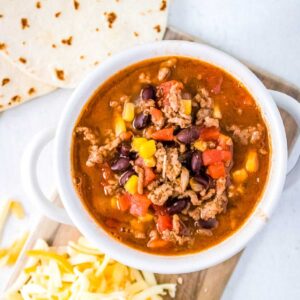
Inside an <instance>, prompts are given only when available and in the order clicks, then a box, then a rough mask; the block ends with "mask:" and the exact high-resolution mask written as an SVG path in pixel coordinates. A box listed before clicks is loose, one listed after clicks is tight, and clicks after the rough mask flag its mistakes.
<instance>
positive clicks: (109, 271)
mask: <svg viewBox="0 0 300 300" xmlns="http://www.w3.org/2000/svg"><path fill="white" fill-rule="evenodd" d="M0 254H1V253H0ZM27 254H28V256H29V260H28V262H27V264H26V266H25V268H24V270H23V272H22V273H21V274H20V276H19V278H18V279H17V280H16V282H15V284H14V285H13V287H11V288H10V290H9V291H8V292H7V293H6V299H7V300H20V299H25V300H32V299H62V300H63V299H66V300H67V299H68V300H69V299H70V300H98V299H101V300H160V299H162V297H163V296H165V295H167V294H169V295H170V296H171V297H173V298H174V297H175V293H176V284H173V283H164V284H158V283H157V281H156V278H155V276H154V274H153V273H150V272H145V271H139V270H136V269H133V268H130V267H127V266H125V265H123V264H120V263H119V262H116V261H114V260H112V259H111V258H110V257H109V255H107V254H104V253H102V252H100V251H99V250H97V249H96V248H95V247H93V246H92V245H91V244H90V243H89V242H87V241H86V240H85V239H83V238H82V237H81V238H80V239H79V240H78V242H77V243H74V242H69V244H68V246H67V247H59V248H54V247H51V248H50V247H48V245H47V243H46V242H45V241H43V240H39V241H38V242H37V243H36V245H35V247H34V248H33V249H32V250H29V251H28V252H27ZM3 257H5V254H4V256H3ZM0 259H1V257H0Z"/></svg>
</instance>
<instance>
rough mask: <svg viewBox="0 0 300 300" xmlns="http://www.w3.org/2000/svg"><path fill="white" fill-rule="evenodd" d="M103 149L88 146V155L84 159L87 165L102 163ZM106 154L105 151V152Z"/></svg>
mask: <svg viewBox="0 0 300 300" xmlns="http://www.w3.org/2000/svg"><path fill="white" fill-rule="evenodd" d="M103 154H104V153H103V151H100V147H98V146H97V145H92V146H90V147H89V157H88V159H87V161H86V165H87V166H88V167H93V166H94V165H95V164H102V163H103ZM105 156H106V153H105Z"/></svg>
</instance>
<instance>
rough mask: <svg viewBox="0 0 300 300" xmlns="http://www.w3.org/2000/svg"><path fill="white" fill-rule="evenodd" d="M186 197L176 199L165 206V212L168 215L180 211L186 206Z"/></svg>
mask: <svg viewBox="0 0 300 300" xmlns="http://www.w3.org/2000/svg"><path fill="white" fill-rule="evenodd" d="M187 202H188V200H187V199H176V200H175V201H174V200H173V203H172V204H171V205H170V206H168V207H167V213H168V214H170V215H174V214H178V213H180V212H181V211H182V210H183V209H185V207H186V206H187Z"/></svg>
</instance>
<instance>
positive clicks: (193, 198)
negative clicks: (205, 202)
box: [179, 190, 202, 206]
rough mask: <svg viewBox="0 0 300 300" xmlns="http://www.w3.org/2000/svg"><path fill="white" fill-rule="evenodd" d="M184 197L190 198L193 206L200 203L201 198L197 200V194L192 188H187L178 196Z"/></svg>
mask: <svg viewBox="0 0 300 300" xmlns="http://www.w3.org/2000/svg"><path fill="white" fill-rule="evenodd" d="M186 197H188V198H190V200H191V203H192V204H193V205H195V206H197V205H200V204H201V203H202V200H199V199H198V196H197V194H196V193H195V192H194V191H192V190H187V191H186V192H184V193H182V194H181V195H180V196H179V198H186Z"/></svg>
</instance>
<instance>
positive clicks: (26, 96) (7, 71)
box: [0, 53, 55, 111]
mask: <svg viewBox="0 0 300 300" xmlns="http://www.w3.org/2000/svg"><path fill="white" fill-rule="evenodd" d="M54 89H55V87H52V86H50V85H47V84H44V83H42V82H40V81H37V80H35V79H33V78H32V77H30V76H28V75H26V74H25V73H23V72H22V71H21V70H20V69H19V68H17V67H16V66H15V65H13V64H12V63H11V62H10V61H8V60H7V59H6V58H5V57H4V56H3V55H1V53H0V111H4V110H6V109H9V108H11V107H14V106H16V105H18V104H21V103H24V102H25V101H28V100H30V99H33V98H35V97H38V96H41V95H43V94H46V93H49V92H51V91H53V90H54Z"/></svg>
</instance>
